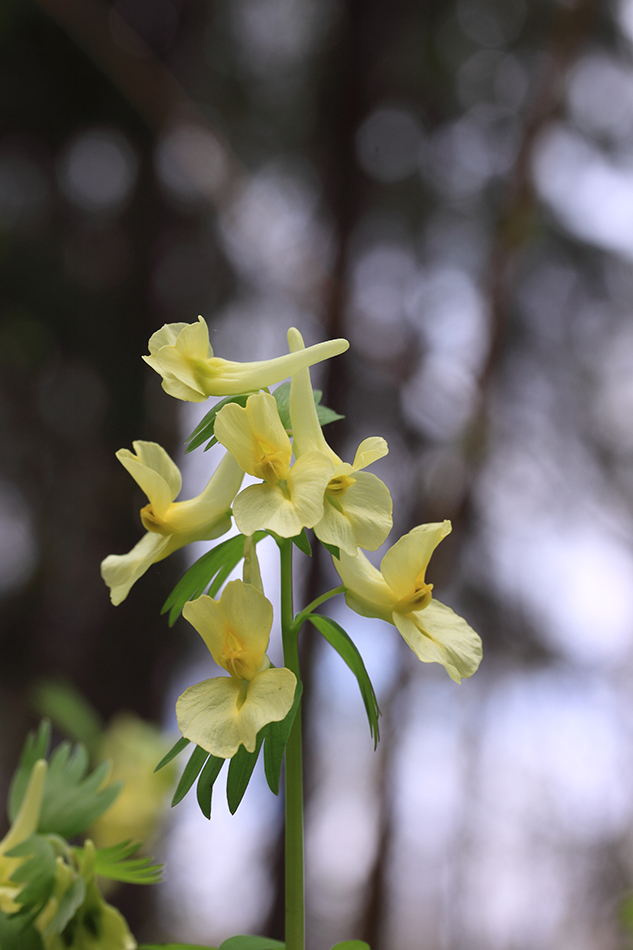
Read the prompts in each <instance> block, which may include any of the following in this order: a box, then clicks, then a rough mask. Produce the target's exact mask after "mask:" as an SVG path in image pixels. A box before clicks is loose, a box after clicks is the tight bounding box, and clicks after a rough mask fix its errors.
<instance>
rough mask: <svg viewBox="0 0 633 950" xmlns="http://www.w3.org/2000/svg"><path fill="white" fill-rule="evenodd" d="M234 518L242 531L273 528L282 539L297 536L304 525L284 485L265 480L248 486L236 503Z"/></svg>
mask: <svg viewBox="0 0 633 950" xmlns="http://www.w3.org/2000/svg"><path fill="white" fill-rule="evenodd" d="M233 517H234V518H235V524H236V525H237V526H238V528H239V529H240V531H241V532H242V534H255V532H256V531H261V530H265V531H274V532H275V534H278V535H279V536H280V537H281V538H294V537H295V536H296V535H298V534H299V532H300V531H301V529H302V528H303V527H304V525H303V522H302V521H301V518H300V517H299V515H298V514H297V510H296V508H295V506H294V504H293V503H292V501H291V500H290V499H289V498H286V496H285V495H284V493H283V492H282V490H281V488H279V487H278V486H277V485H269V484H267V483H266V482H262V483H261V485H249V487H248V488H245V489H244V491H241V492H240V493H239V495H238V496H237V498H236V499H235V501H234V502H233Z"/></svg>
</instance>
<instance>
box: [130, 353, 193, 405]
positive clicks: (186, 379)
mask: <svg viewBox="0 0 633 950" xmlns="http://www.w3.org/2000/svg"><path fill="white" fill-rule="evenodd" d="M150 361H151V362H150ZM145 362H146V363H148V365H149V366H151V367H152V369H156V370H157V372H159V373H160V375H161V376H163V378H164V382H163V389H165V390H167V385H166V384H169V385H170V387H172V383H171V382H170V381H171V380H174V379H175V380H178V382H179V383H183V384H184V385H185V386H186V387H187V388H188V389H191V390H192V391H193V392H195V393H197V394H198V396H199V397H201V399H206V398H207V396H208V395H209V393H208V392H207V390H206V386H205V382H204V381H205V378H206V375H207V365H208V362H209V361H208V360H203V359H196V358H194V357H190V356H185V354H184V353H183V352H182V351H181V350H180V349H178V347H177V346H163V347H162V349H160V350H159V351H158V353H157V354H156V355H155V356H150V357H146V358H145ZM167 391H168V390H167ZM196 401H198V400H196Z"/></svg>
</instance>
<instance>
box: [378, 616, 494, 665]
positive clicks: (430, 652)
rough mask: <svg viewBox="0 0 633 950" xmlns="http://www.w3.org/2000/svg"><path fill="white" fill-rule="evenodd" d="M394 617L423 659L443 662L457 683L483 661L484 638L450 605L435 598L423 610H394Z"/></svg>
mask: <svg viewBox="0 0 633 950" xmlns="http://www.w3.org/2000/svg"><path fill="white" fill-rule="evenodd" d="M393 621H394V623H395V625H396V627H397V628H398V630H399V631H400V633H401V634H402V636H403V637H404V639H405V640H406V642H407V643H408V645H409V646H410V647H411V649H412V650H413V652H414V653H415V655H416V656H417V657H418V659H420V660H422V662H423V663H441V664H442V666H444V667H445V668H446V672H447V673H448V675H449V676H450V678H451V679H452V680H455V682H456V683H461V681H462V677H465V676H472V675H473V673H474V672H475V671H476V669H477V667H478V666H479V664H480V662H481V655H482V649H481V639H480V638H479V636H478V635H477V634H476V633H475V631H474V630H473V629H472V627H470V626H469V625H468V624H467V623H466V621H465V620H464V619H463V618H462V617H460V616H459V615H458V614H456V613H455V612H454V611H453V610H451V608H450V607H447V606H446V605H445V604H441V603H439V601H437V600H432V601H431V603H430V604H429V606H428V607H426V608H425V609H424V610H417V611H415V612H414V613H410V614H400V613H396V612H394V615H393Z"/></svg>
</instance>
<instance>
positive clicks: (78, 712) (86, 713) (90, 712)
mask: <svg viewBox="0 0 633 950" xmlns="http://www.w3.org/2000/svg"><path fill="white" fill-rule="evenodd" d="M31 696H32V702H33V706H34V707H35V709H37V711H38V712H39V713H40V715H42V716H45V717H47V718H48V719H51V720H52V721H53V722H54V723H55V725H56V726H57V728H58V729H59V730H60V732H63V733H64V735H65V736H66V737H67V738H68V739H72V741H73V742H83V744H84V745H85V746H86V747H87V748H88V749H92V748H93V747H94V744H95V742H96V741H97V739H98V738H99V736H100V735H101V732H102V731H103V721H102V720H101V717H100V716H99V714H98V713H97V711H96V710H95V709H93V707H92V706H91V705H90V703H89V702H88V701H87V700H86V699H85V697H84V696H83V695H82V694H81V693H80V692H79V690H78V689H75V687H74V686H72V685H71V684H70V683H63V682H61V681H59V680H42V681H41V682H40V683H38V684H37V686H36V687H35V689H34V690H33V692H32V694H31Z"/></svg>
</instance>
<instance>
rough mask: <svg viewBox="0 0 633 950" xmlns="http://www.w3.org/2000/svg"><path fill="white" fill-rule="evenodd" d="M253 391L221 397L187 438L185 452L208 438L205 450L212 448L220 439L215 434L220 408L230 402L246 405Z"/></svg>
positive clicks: (191, 450) (195, 447) (190, 450)
mask: <svg viewBox="0 0 633 950" xmlns="http://www.w3.org/2000/svg"><path fill="white" fill-rule="evenodd" d="M252 395H253V394H252V393H240V395H239V396H227V397H226V399H221V400H220V402H217V403H216V404H215V406H214V407H213V409H210V410H209V412H207V414H206V416H205V417H204V419H201V421H200V422H199V423H198V425H197V426H196V427H195V429H194V430H193V432H192V433H191V435H190V436H188V437H187V438H186V439H185V442H188V443H189V444H188V445H187V448H186V449H185V453H187V452H193V450H194V449H197V448H198V446H199V445H202V443H203V442H206V440H207V439H210V441H209V443H208V445H205V447H204V451H205V452H206V451H207V449H210V448H211V446H212V445H215V443H216V442H217V441H218V440H217V439H216V438H215V436H214V434H213V431H214V428H215V417H216V416H217V414H218V412H219V411H220V409H223V408H224V407H225V406H228V404H229V403H230V402H236V403H237V404H238V406H242V407H244V406H245V405H246V400H247V399H248V397H249V396H252Z"/></svg>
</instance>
